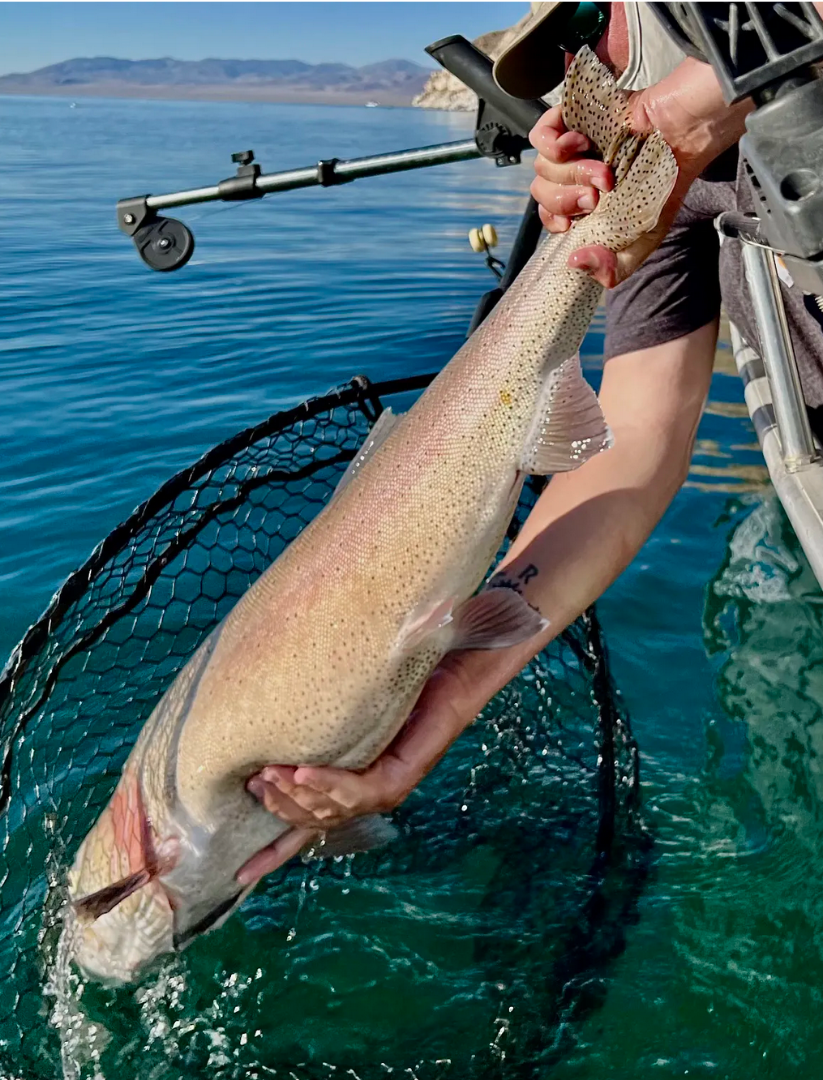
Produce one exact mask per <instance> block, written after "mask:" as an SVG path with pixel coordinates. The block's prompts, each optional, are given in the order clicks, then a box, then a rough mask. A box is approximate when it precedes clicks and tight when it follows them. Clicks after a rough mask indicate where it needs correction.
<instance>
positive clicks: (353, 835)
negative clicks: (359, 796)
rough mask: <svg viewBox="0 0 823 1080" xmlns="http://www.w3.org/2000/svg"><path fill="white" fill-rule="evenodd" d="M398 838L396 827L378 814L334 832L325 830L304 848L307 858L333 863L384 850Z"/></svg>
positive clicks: (370, 815)
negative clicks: (344, 857)
mask: <svg viewBox="0 0 823 1080" xmlns="http://www.w3.org/2000/svg"><path fill="white" fill-rule="evenodd" d="M399 835H400V832H399V830H398V829H397V827H396V826H394V825H392V823H391V822H390V821H387V820H386V818H384V817H381V816H380V815H379V814H367V815H366V816H365V817H358V818H352V819H351V821H347V822H346V823H345V824H344V825H338V826H337V828H336V829H329V831H328V832H326V833H324V834H323V838H322V840H320V841H317V840H314V841H312V842H311V844H309V845H307V847H306V848H304V849H303V850H304V852H305V853H306V855H307V856H309V857H310V858H321V859H333V858H336V857H337V856H339V855H354V854H355V853H357V852H362V851H372V850H374V848H379V847H385V846H386V844H389V843H391V841H392V840H395V839H396V838H397V837H398V836H399Z"/></svg>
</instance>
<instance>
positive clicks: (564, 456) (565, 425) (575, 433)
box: [521, 355, 614, 476]
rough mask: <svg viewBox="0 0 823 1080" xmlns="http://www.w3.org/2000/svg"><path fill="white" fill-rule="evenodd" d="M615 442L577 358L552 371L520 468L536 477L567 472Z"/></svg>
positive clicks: (564, 362)
mask: <svg viewBox="0 0 823 1080" xmlns="http://www.w3.org/2000/svg"><path fill="white" fill-rule="evenodd" d="M613 442H614V440H613V438H612V433H611V431H610V430H609V425H608V424H607V423H606V418H605V416H604V415H603V410H602V409H601V408H600V402H599V401H598V400H597V395H596V394H595V392H594V390H593V389H592V388H591V386H590V385H589V384H588V382H587V381H586V379H585V378H584V376H583V370H582V368H581V366H580V357H579V355H575V356H572V357H569V359H568V360H564V361H563V363H562V364H560V365H559V366H558V367H556V368H555V369H554V370H553V371H551V372H550V373H549V375H548V377H547V379H546V386H545V390H544V393H543V397H542V399H541V403H540V409H539V414H538V416H537V418H536V420H535V423H534V425H533V426H532V430H531V432H530V433H529V437H528V439H527V440H526V448H525V453H524V455H523V461H522V462H521V468H522V469H523V470H524V472H528V473H533V474H535V475H537V476H548V475H549V474H551V473H559V472H570V471H571V470H572V469H576V468H578V467H579V466H580V465H582V464H583V463H584V462H585V461H588V460H589V458H590V457H594V455H595V454H599V453H600V452H601V451H602V450H608V449H609V447H610V446H612V444H613Z"/></svg>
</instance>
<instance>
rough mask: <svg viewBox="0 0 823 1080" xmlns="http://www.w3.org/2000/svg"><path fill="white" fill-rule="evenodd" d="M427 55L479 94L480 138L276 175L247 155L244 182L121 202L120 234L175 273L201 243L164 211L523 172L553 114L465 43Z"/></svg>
mask: <svg viewBox="0 0 823 1080" xmlns="http://www.w3.org/2000/svg"><path fill="white" fill-rule="evenodd" d="M426 52H427V53H428V54H429V55H430V56H431V57H433V58H434V59H435V60H437V62H438V63H439V64H440V65H441V66H442V67H443V68H445V69H446V70H447V71H449V72H451V73H452V74H453V75H455V76H456V77H457V78H458V79H460V80H461V81H462V82H463V83H465V85H466V86H468V87H469V88H470V89H471V90H473V91H474V92H475V93H476V94H477V97H478V110H477V117H476V121H475V132H474V138H472V139H467V140H463V141H460V142H448V143H439V144H437V145H435V146H422V147H417V148H414V149H410V150H398V151H394V152H391V153H387V154H375V155H371V156H369V157H361V158H351V159H349V160H344V161H341V160H340V159H338V158H329V159H327V160H324V161H319V162H317V164H316V165H308V166H306V167H305V168H301V169H288V170H286V171H284V172H273V173H264V172H262V170H261V166H260V164H259V163H258V162H256V161H255V160H254V152H253V151H252V150H242V151H240V152H238V153H235V154H232V158H231V159H232V162H233V163H234V164H236V165H237V172H236V174H235V175H234V176H230V177H228V178H227V179H225V180H220V181H218V183H216V184H211V185H208V186H205V187H199V188H191V189H189V190H186V191H176V192H171V193H170V194H167V195H137V196H134V197H132V198H128V199H121V200H120V201H119V202H118V203H117V224H118V226H119V228H120V229H121V230H122V231H123V232H124V233H125V234H126V235H127V236H130V237H131V239H132V241H133V242H134V246H135V248H136V249H137V253H138V255H139V256H140V258H141V259H142V260H143V262H144V263H145V264H146V265H147V266H149V267H150V268H151V269H152V270H158V271H161V272H169V271H172V270H179V269H180V267H182V266H185V264H186V263H187V262H188V261H189V259H190V258H191V256H192V253H193V252H194V236H193V235H192V232H191V230H190V229H189V228H188V226H187V225H184V224H183V222H182V221H178V220H177V219H176V218H172V217H167V216H163V215H161V214H159V213H158V211H160V210H169V209H172V208H175V207H180V206H192V205H194V204H196V203H206V202H244V201H248V200H251V199H261V198H263V197H264V196H266V195H270V194H274V193H275V192H282V191H294V190H296V189H298V188H307V187H324V188H328V187H337V186H339V185H340V184H348V183H351V182H352V181H354V180H360V179H363V178H365V177H369V176H384V175H386V174H387V173H395V172H407V171H408V170H410V169H427V168H430V167H431V166H433V165H446V164H450V163H452V162H456V161H471V160H475V159H478V158H489V159H491V160H492V161H494V162H495V164H496V165H498V166H500V167H505V166H508V165H518V164H519V163H520V156H521V154H522V152H523V151H524V150H528V149H530V144H529V140H528V133H529V131H531V129H532V128H533V127H534V125H535V123H536V122H537V121H538V120H539V119H540V117H541V116H542V115H543V113H544V112H545V111H546V109H547V108H548V106H547V105H546V104H545V102H543V101H539V100H532V101H529V100H525V99H523V98H517V97H512V96H511V95H510V94H507V93H506V92H505V91H504V90H501V89H500V87H499V86H498V85H497V83H496V82H495V81H494V78H493V77H492V62H491V60H490V59H489V58H488V57H487V56H486V55H485V54H484V53H482V52H481V51H480V50H479V49H477V48H475V46H474V45H472V44H471V42H470V41H467V40H466V38H464V37H462V36H460V35H456V36H453V37H448V38H443V39H442V40H440V41H436V42H434V43H433V44H432V45H429V46H428V47H427V49H426Z"/></svg>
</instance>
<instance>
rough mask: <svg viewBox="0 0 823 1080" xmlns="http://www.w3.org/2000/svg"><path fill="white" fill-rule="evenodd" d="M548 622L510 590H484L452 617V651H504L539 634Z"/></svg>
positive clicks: (497, 587)
mask: <svg viewBox="0 0 823 1080" xmlns="http://www.w3.org/2000/svg"><path fill="white" fill-rule="evenodd" d="M548 625H549V620H548V619H544V618H543V616H542V615H541V614H540V612H539V611H537V610H536V609H535V608H533V607H532V606H531V604H529V603H528V602H527V601H526V600H524V599H523V597H522V596H521V595H520V593H518V592H515V590H514V589H509V588H505V587H502V586H496V587H494V588H491V589H484V590H483V591H482V592H479V593H477V595H476V596H473V597H472V598H471V599H470V600H467V601H466V603H465V604H463V605H462V607H460V608H459V609H458V610H457V612H456V613H455V632H454V644H453V645H452V648H453V649H505V648H507V647H508V646H509V645H518V644H519V643H520V642H521V641H526V640H527V639H528V638H530V637H533V636H534V635H535V634H539V633H540V632H541V630H545V629H546V627H547V626H548Z"/></svg>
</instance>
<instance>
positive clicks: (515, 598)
mask: <svg viewBox="0 0 823 1080" xmlns="http://www.w3.org/2000/svg"><path fill="white" fill-rule="evenodd" d="M564 110H565V115H566V117H567V123H568V125H569V126H570V127H574V128H576V129H577V130H580V131H583V132H584V133H585V134H586V135H588V137H589V138H590V139H591V140H592V142H593V143H594V144H595V145H596V146H597V147H598V148H599V149H600V150H601V152H602V153H603V155H604V157H605V158H606V159H607V160H609V161H610V163H611V164H613V166H614V168H615V173H616V176H617V179H618V182H617V184H616V186H615V188H614V190H613V191H612V192H610V193H609V194H608V195H604V196H603V198H602V199H601V200H600V204H599V205H598V208H597V210H596V211H595V212H594V213H592V214H591V215H590V216H589V217H588V218H586V219H584V220H581V221H579V222H578V223H576V224H575V225H574V226H573V227H572V228H571V230H570V231H569V232H568V233H565V234H563V235H562V236H559V237H547V238H546V239H544V240H543V241H542V243H541V244H540V246H539V248H538V249H537V251H536V252H535V253H534V255H533V256H532V258H531V260H530V261H529V263H528V264H527V265H526V266H525V268H524V269H523V271H522V273H521V274H520V275H519V277H518V278H517V280H516V281H515V282H514V283H513V285H512V286H511V288H510V289H509V290H508V291H507V292H506V294H505V295H504V297H503V298H502V299H501V301H500V302H499V304H498V305H497V306H496V307H495V309H494V310H493V311H492V312H491V313H490V314H489V316H488V317H487V318H486V319H485V320H484V322H482V323H481V324H480V326H479V327H478V328H477V330H476V331H475V332H474V333H473V334H472V336H471V337H470V339H469V340H468V341H467V342H466V343H465V344H464V345H463V347H462V348H461V349H460V350H459V352H458V353H457V354H456V355H455V356H454V358H453V359H452V360H451V361H450V362H449V363H448V364H447V365H446V366H445V367H444V368H443V370H442V371H441V372H440V374H439V375H438V376H437V378H436V379H435V380H434V381H433V382H432V383H431V384H430V386H429V387H428V389H427V390H426V391H425V392H424V393H423V394H422V396H421V397H420V398H419V399H418V400H417V402H416V403H415V404H414V406H413V407H412V408H411V409H410V410H409V412H407V413H405V414H404V415H402V416H394V415H391V414H386V416H385V417H384V418H383V419H382V420H381V422H380V425H379V427H378V428H377V429H376V430H375V431H374V432H373V433H372V434H371V435H370V436H369V437H368V438H367V440H366V443H365V444H364V447H363V449H362V450H361V452H360V453H359V454H358V455H357V457H356V458H355V462H354V463H353V465H352V467H351V468H350V469H349V470H347V472H346V474H345V476H344V477H343V478H342V480H341V483H340V485H339V487H338V489H337V491H336V492H335V494H334V497H333V498H332V499H330V500H329V502H328V503H327V504H326V506H325V507H324V508H323V510H322V511H321V512H320V513H319V514H318V515H317V516H316V517H315V518H314V520H313V521H312V522H311V523H310V524H309V525H307V526H306V528H305V529H303V531H302V532H301V533H300V534H299V535H298V536H297V538H296V539H295V540H293V541H292V543H291V545H290V546H289V547H288V548H287V549H286V550H285V551H284V552H283V553H282V554H281V555H280V556H279V558H277V559H276V560H275V561H274V562H273V563H272V565H271V566H270V567H269V568H268V569H267V570H266V571H265V572H264V573H263V574H262V576H261V577H259V578H258V579H257V581H255V583H254V584H253V585H252V586H251V588H250V589H249V590H248V591H247V592H246V593H245V595H244V596H243V597H242V598H241V599H240V600H239V601H238V602H237V604H236V605H235V607H234V608H233V609H232V610H231V611H230V612H229V613H228V615H227V616H226V617H225V618H224V619H223V621H222V622H221V623H220V625H219V626H218V627H216V628H215V629H214V630H213V631H212V633H211V635H210V637H209V638H208V639H207V640H206V641H205V642H204V643H203V644H202V645H201V646H200V648H199V649H198V650H197V652H196V653H195V654H194V656H193V657H192V658H191V659H190V660H189V661H188V663H187V664H186V666H185V667H184V668H183V669H182V670H181V671H180V673H179V674H178V675H177V677H176V679H175V680H174V682H173V683H172V684H171V686H170V687H169V689H168V690H167V691H166V693H165V694H164V696H163V697H162V699H161V700H160V701H159V702H158V704H157V705H156V707H155V709H154V711H153V713H152V714H151V716H150V717H149V719H148V720H147V721H146V724H145V726H144V728H143V730H142V732H141V734H140V737H139V738H138V740H137V743H136V745H135V747H134V749H133V750H132V752H131V754H130V756H129V758H128V760H127V762H126V765H125V766H124V773H123V777H122V778H121V781H120V785H119V786H118V788H117V791H116V792H115V795H114V796H113V798H112V802H111V803H110V804H109V807H108V808H107V810H106V811H104V813H103V814H102V815H101V817H100V818H99V819H98V821H97V823H96V824H95V826H94V827H93V828H92V830H91V832H90V833H89V835H88V836H87V837H86V839H85V841H84V842H83V844H82V845H81V847H80V848H79V850H78V852H77V854H76V856H75V860H74V865H73V868H72V871H71V874H70V880H69V893H70V898H71V901H72V905H73V906H72V907H71V911H72V913H73V918H74V919H75V922H76V931H77V932H76V933H75V934H74V935H73V938H72V940H73V941H74V959H75V961H76V962H77V964H78V965H79V966H80V967H81V968H82V969H83V970H85V971H86V972H87V973H88V974H89V975H91V976H93V977H95V978H100V979H107V980H117V981H131V980H134V979H136V978H138V977H140V975H141V974H142V973H143V972H144V971H145V970H146V968H147V967H148V966H149V965H150V964H151V963H152V962H153V961H154V960H155V959H157V958H158V957H160V956H162V955H163V954H164V953H167V952H171V951H174V950H176V949H180V948H183V947H184V946H187V945H188V944H190V942H191V941H193V940H195V939H196V938H197V937H198V935H199V934H201V933H203V932H205V931H206V930H213V929H215V928H216V927H218V926H220V925H221V924H222V923H223V922H225V920H226V919H227V918H229V917H230V916H231V914H232V913H233V912H234V911H235V910H236V908H237V906H238V905H239V903H240V902H241V901H242V900H243V898H244V897H245V896H246V895H247V894H248V892H249V891H250V889H251V888H253V887H254V885H255V884H256V881H255V880H251V879H253V878H254V874H251V873H250V871H249V869H248V868H249V866H251V867H253V868H254V867H257V868H262V869H260V873H265V872H266V871H267V869H271V868H272V865H271V860H270V859H269V858H268V857H267V855H266V852H267V851H269V852H270V851H271V850H272V845H276V843H277V841H278V840H279V838H281V837H284V836H285V834H286V833H287V832H288V831H289V825H288V824H287V823H286V822H284V821H282V820H280V819H279V818H278V817H277V816H276V815H274V814H272V813H270V812H269V811H268V810H267V809H266V807H265V805H264V804H263V801H262V800H261V799H260V798H259V797H258V795H257V794H256V792H257V790H258V787H259V785H256V784H255V783H251V784H250V781H252V780H253V778H254V777H257V776H260V775H262V774H263V773H264V770H266V769H267V767H269V766H323V765H331V766H336V767H338V768H341V769H363V768H366V767H367V766H368V765H370V764H371V763H372V762H373V761H375V759H376V758H377V757H378V756H379V755H380V754H381V753H382V752H383V750H384V749H385V748H386V747H387V746H388V745H389V744H390V743H391V741H392V740H393V739H394V738H395V736H396V735H397V733H398V732H399V730H400V729H401V728H402V726H403V725H404V723H405V722H406V720H407V718H408V716H409V714H410V712H411V711H412V709H413V708H414V705H415V703H416V702H417V699H418V697H419V696H420V693H421V691H422V689H423V687H424V686H425V684H426V682H427V681H428V679H429V677H430V676H431V674H432V672H433V671H434V669H435V668H436V667H437V665H438V664H439V663H440V662H441V660H442V659H443V657H444V656H446V654H447V653H449V652H450V651H452V650H457V649H467V648H471V649H500V648H506V647H508V646H512V645H515V644H517V643H519V642H522V641H526V640H532V639H533V640H534V642H535V644H536V646H537V647H540V645H541V644H542V643H544V641H545V639H544V638H542V635H545V634H546V630H547V625H548V623H547V620H546V619H545V618H544V617H543V615H542V614H541V613H540V612H538V611H536V610H535V609H534V608H532V607H531V606H530V605H529V604H528V603H527V602H526V600H525V599H524V598H523V597H522V596H521V595H520V594H519V593H518V592H517V591H516V590H514V589H509V588H507V587H497V588H492V587H491V586H488V585H487V586H486V587H485V588H481V586H482V585H483V582H484V580H485V579H486V577H487V575H488V572H489V569H490V567H491V564H492V562H493V560H494V558H495V555H496V553H497V552H498V551H499V550H500V547H501V544H502V542H503V540H504V538H505V535H506V532H507V529H508V527H509V524H510V522H511V519H512V517H513V514H514V512H515V509H516V506H517V503H518V499H519V497H520V493H521V490H522V487H523V483H524V481H525V478H526V476H527V475H529V474H536V475H545V474H549V473H558V472H563V471H567V470H570V469H575V468H577V467H579V466H580V465H582V464H584V462H586V461H587V460H589V459H590V458H592V457H593V456H594V455H596V454H599V453H600V452H601V451H603V450H605V449H608V447H609V446H610V444H611V436H610V433H609V429H608V427H607V424H606V421H605V418H604V417H603V414H602V412H601V410H600V405H599V403H598V401H597V397H596V396H595V394H594V392H593V390H592V389H591V387H590V386H589V384H588V383H587V382H586V380H585V379H584V377H583V374H582V371H581V368H580V361H579V356H578V350H579V348H580V345H581V343H582V341H583V338H584V336H585V334H586V331H587V330H588V327H589V323H590V321H591V318H592V316H593V314H594V312H595V309H596V307H597V304H598V301H599V299H600V295H601V287H600V286H599V285H598V284H597V283H596V282H594V281H592V280H591V279H590V278H589V277H588V276H587V275H586V274H585V273H583V272H582V271H580V270H576V269H572V268H570V267H569V266H568V257H569V253H570V252H571V251H572V250H574V249H575V248H576V247H579V246H581V244H584V243H592V242H597V243H601V244H604V245H606V246H609V247H610V248H611V249H612V250H614V251H619V250H622V248H623V247H625V246H626V245H628V244H631V243H632V242H633V241H634V240H636V239H637V238H638V237H639V236H642V235H643V233H644V232H645V231H647V230H649V229H651V228H653V227H654V226H655V225H656V223H657V218H658V215H659V213H660V210H661V208H662V206H663V205H664V203H665V201H666V199H667V198H668V195H669V193H670V191H671V189H672V185H673V184H674V180H675V178H676V174H677V169H676V165H675V161H674V157H673V156H672V154H671V151H670V150H669V148H668V147H667V146H666V144H665V142H663V140H662V139H661V138H660V137H659V136H658V135H656V134H652V135H651V136H649V137H647V138H642V137H637V136H634V135H632V134H631V133H630V132H629V131H628V128H627V126H626V115H627V113H626V98H625V95H624V94H622V92H620V91H619V90H617V88H616V87H615V84H614V80H613V79H612V77H611V75H609V73H608V71H607V70H606V69H605V68H604V67H603V65H602V64H600V62H599V61H598V60H597V59H596V58H595V57H594V55H593V54H592V53H591V52H590V51H589V50H588V49H584V50H582V51H581V52H580V53H579V54H578V56H577V58H576V59H575V61H574V63H573V65H572V67H571V68H570V70H569V74H568V78H567V83H566V90H565V97H564ZM478 590H479V591H478ZM138 778H139V781H138ZM391 835H392V833H391V830H390V828H388V827H386V825H385V823H382V824H381V822H380V821H379V819H370V820H369V821H363V822H361V823H360V826H359V827H352V826H345V827H342V828H341V829H340V830H338V831H334V830H332V831H330V832H329V834H328V835H327V837H326V842H325V846H324V848H323V849H322V850H321V854H322V852H323V851H325V852H326V853H335V854H338V853H340V852H341V851H346V850H363V848H364V847H369V846H373V845H375V844H379V843H385V842H388V841H389V840H390V838H391ZM244 868H245V872H244Z"/></svg>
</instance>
